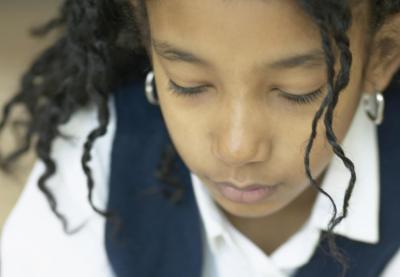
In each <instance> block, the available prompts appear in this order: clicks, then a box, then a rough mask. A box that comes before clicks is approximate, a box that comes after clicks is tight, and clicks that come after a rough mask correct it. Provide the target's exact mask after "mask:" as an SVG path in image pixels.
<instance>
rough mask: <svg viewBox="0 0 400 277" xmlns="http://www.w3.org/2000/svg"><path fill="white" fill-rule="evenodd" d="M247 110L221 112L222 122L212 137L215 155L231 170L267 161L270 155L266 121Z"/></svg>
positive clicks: (239, 108) (237, 109)
mask: <svg viewBox="0 0 400 277" xmlns="http://www.w3.org/2000/svg"><path fill="white" fill-rule="evenodd" d="M246 110H247V109H245V108H243V107H238V108H236V109H231V110H230V111H226V110H225V111H224V112H222V111H221V113H220V114H222V113H223V114H224V115H221V117H223V120H221V119H220V124H221V125H219V126H218V132H214V136H213V137H212V152H213V155H214V156H215V157H216V158H217V159H218V160H220V161H222V162H223V163H224V164H226V165H227V166H229V167H241V166H244V165H246V164H250V163H260V162H265V161H266V160H267V159H268V158H269V156H270V148H271V147H270V139H269V138H268V136H266V134H265V133H264V132H263V130H265V129H266V126H265V124H266V122H265V118H264V120H263V119H262V118H260V116H258V115H257V114H256V113H255V112H254V111H252V112H250V111H248V110H247V111H246Z"/></svg>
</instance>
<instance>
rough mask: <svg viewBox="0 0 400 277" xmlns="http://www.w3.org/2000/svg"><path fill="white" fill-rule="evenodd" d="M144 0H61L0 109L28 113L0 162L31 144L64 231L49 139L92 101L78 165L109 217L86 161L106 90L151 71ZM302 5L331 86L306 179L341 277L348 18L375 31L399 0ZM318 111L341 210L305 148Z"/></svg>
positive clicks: (174, 196)
mask: <svg viewBox="0 0 400 277" xmlns="http://www.w3.org/2000/svg"><path fill="white" fill-rule="evenodd" d="M144 2H145V0H131V1H129V0H65V1H64V4H63V5H62V6H61V9H60V13H59V15H58V16H57V17H56V18H54V19H52V20H50V21H49V22H47V23H46V24H44V25H42V26H40V27H37V28H35V29H33V30H32V33H33V35H35V36H43V35H46V34H47V33H49V32H51V31H58V34H59V35H58V37H57V40H56V41H55V43H54V44H53V45H51V46H50V47H49V48H48V49H46V50H45V51H44V52H43V53H41V54H40V55H39V56H38V58H37V59H36V60H35V61H34V62H33V64H32V65H31V67H30V68H29V69H28V70H27V72H26V73H25V74H24V75H23V77H22V79H21V84H20V89H19V91H18V92H17V93H16V94H15V95H14V96H13V97H12V98H11V99H10V100H9V102H8V103H6V105H5V107H4V109H3V112H2V119H1V121H0V132H2V131H3V130H4V129H5V126H6V125H7V123H8V122H9V121H11V120H12V119H11V118H10V117H11V116H10V114H11V111H12V110H13V108H14V107H16V106H21V107H23V108H24V109H25V110H26V112H27V113H28V115H29V116H28V119H27V120H26V122H24V126H25V132H24V135H23V140H22V141H21V143H20V145H19V146H18V147H17V149H15V150H14V151H13V152H11V153H10V154H8V155H0V166H1V168H2V169H5V170H6V169H9V168H10V166H11V165H12V164H14V163H15V162H16V161H17V160H18V158H19V157H21V156H22V155H23V154H24V153H26V152H27V151H28V150H29V149H30V148H31V147H32V144H33V147H34V149H35V150H36V155H37V156H38V158H39V159H40V160H42V161H43V162H44V164H45V168H46V170H45V172H44V173H43V174H42V175H41V177H40V178H39V180H38V186H39V188H40V190H41V191H42V192H43V193H44V194H45V196H46V198H47V199H48V202H49V204H50V207H51V210H52V211H53V212H54V214H55V215H56V216H57V217H58V218H59V219H60V220H61V222H62V224H63V227H64V231H65V232H66V233H73V231H70V230H69V228H68V224H67V220H66V219H65V217H64V216H63V215H62V214H61V213H60V212H58V211H57V201H56V199H55V197H54V196H53V194H52V193H51V191H50V190H49V189H48V188H47V187H46V181H47V180H48V179H49V177H51V176H52V175H53V174H54V173H55V172H56V163H55V161H54V160H53V159H52V158H51V155H50V154H51V148H52V142H53V141H54V139H55V138H57V137H59V136H63V134H62V133H61V132H60V131H59V126H60V125H62V124H64V123H66V122H68V121H69V119H70V118H71V116H72V115H73V114H74V113H75V112H76V111H77V110H79V109H81V108H82V107H85V106H87V105H89V104H94V105H95V106H96V107H97V118H98V126H97V128H95V129H94V130H92V131H91V132H90V134H89V135H88V137H87V139H86V142H85V144H84V149H83V154H82V159H81V163H82V168H83V171H84V173H85V175H86V177H87V186H88V191H89V194H88V201H89V202H90V205H91V206H92V208H93V209H94V210H95V211H96V212H97V213H99V214H101V215H103V216H105V217H108V218H109V217H111V215H112V214H111V213H110V212H109V211H102V210H100V209H98V208H97V207H96V206H95V205H94V204H93V201H92V191H93V187H94V181H93V178H92V172H91V169H90V167H89V165H88V163H89V161H90V160H91V149H92V147H93V144H94V142H95V141H96V139H98V138H99V137H101V136H103V135H104V134H105V133H106V132H107V126H108V123H109V120H110V113H109V109H108V101H109V98H110V96H111V95H112V93H113V92H115V91H116V90H117V88H118V87H119V86H122V85H124V84H125V83H127V82H130V81H132V80H134V79H137V80H143V79H144V76H145V74H146V73H147V71H148V70H149V69H150V61H149V57H148V55H147V51H146V49H148V48H149V45H150V41H149V29H148V22H147V13H146V8H145V3H144ZM299 3H300V5H301V7H302V8H303V9H304V11H305V12H306V13H307V14H308V15H309V16H310V17H311V18H312V19H313V21H314V23H315V24H316V25H317V26H318V28H319V30H320V35H321V43H322V44H321V45H322V47H323V50H324V53H325V60H326V64H327V72H326V73H327V76H328V92H327V94H326V96H325V98H324V100H323V102H322V104H321V106H320V107H319V109H318V111H317V112H316V114H315V117H314V119H313V122H312V132H311V135H310V139H309V142H308V144H307V148H306V151H305V156H304V165H305V171H306V174H307V176H308V178H309V179H310V182H311V184H312V185H313V186H314V187H315V189H317V190H318V191H319V192H320V193H322V194H324V195H325V196H326V197H328V198H329V200H330V201H331V202H332V205H333V208H334V213H333V215H332V218H331V220H330V222H329V224H328V231H327V232H326V236H323V237H322V238H321V239H325V238H326V239H327V240H328V242H329V243H328V245H329V250H330V253H331V254H332V256H334V258H336V259H337V260H338V261H339V262H340V264H341V265H342V268H343V271H342V272H343V275H344V274H345V272H346V270H347V266H348V265H347V261H346V256H345V255H344V253H342V252H341V251H340V249H338V248H337V247H336V244H335V241H334V235H333V232H332V230H333V229H334V228H335V226H337V225H338V224H339V223H340V222H341V221H342V220H343V218H345V217H346V215H347V210H348V203H349V199H350V197H351V194H352V191H353V188H354V184H355V181H356V175H355V171H354V165H353V163H352V161H351V160H349V159H348V158H347V157H346V155H345V153H344V151H343V149H342V147H341V146H340V144H339V143H338V142H337V139H336V136H335V133H334V130H333V128H332V120H333V112H334V109H335V107H336V105H337V103H338V100H339V96H340V93H341V92H342V91H343V89H344V88H345V87H346V86H347V85H348V82H349V76H350V68H351V64H352V54H351V52H350V47H349V38H348V35H347V31H348V30H349V28H350V26H351V24H352V19H353V16H352V8H353V7H354V6H355V5H361V4H367V5H368V6H369V7H368V10H369V14H370V18H371V23H370V31H371V32H375V31H376V30H377V29H378V27H379V26H380V25H381V24H382V22H383V20H384V18H386V17H387V16H389V15H392V14H394V13H397V12H398V11H399V10H400V0H369V1H361V0H347V1H346V0H299ZM334 47H336V48H337V49H338V53H339V55H338V57H336V56H335V55H334V51H333V48H334ZM336 58H338V59H339V61H340V70H339V72H337V73H336V72H335V69H334V65H335V61H336ZM323 116H324V117H323ZM322 117H323V121H324V124H325V128H326V137H327V140H328V142H329V144H330V145H331V147H332V150H333V151H334V153H335V154H336V155H337V156H338V157H339V158H340V159H341V160H342V161H343V163H344V165H345V166H346V167H347V168H348V170H349V171H350V173H351V178H350V180H349V184H348V187H347V189H346V192H345V201H344V204H343V214H341V215H338V214H337V207H336V205H335V202H334V201H333V199H332V198H331V196H330V195H329V194H328V193H326V192H325V191H324V190H323V189H322V188H321V187H319V185H318V184H317V181H316V179H315V178H314V177H313V175H312V173H311V170H310V152H311V150H312V147H313V142H314V139H315V137H316V135H317V133H316V127H317V124H318V122H319V121H320V120H321V119H322ZM176 155H177V152H176V150H175V148H174V147H173V145H169V146H168V148H167V149H165V152H164V154H163V155H162V157H160V166H159V169H158V171H157V172H156V174H157V176H158V178H159V179H160V180H162V181H163V182H164V183H166V184H167V185H169V186H170V188H171V187H172V188H173V190H172V191H173V193H171V190H168V189H166V190H165V191H162V192H163V193H164V195H165V196H166V197H167V198H168V199H170V200H171V201H173V202H174V203H176V202H179V199H180V197H181V196H182V191H183V190H184V186H183V185H182V184H181V183H180V182H179V179H178V178H177V177H176V176H175V175H174V170H173V169H174V160H175V159H174V158H175V157H176Z"/></svg>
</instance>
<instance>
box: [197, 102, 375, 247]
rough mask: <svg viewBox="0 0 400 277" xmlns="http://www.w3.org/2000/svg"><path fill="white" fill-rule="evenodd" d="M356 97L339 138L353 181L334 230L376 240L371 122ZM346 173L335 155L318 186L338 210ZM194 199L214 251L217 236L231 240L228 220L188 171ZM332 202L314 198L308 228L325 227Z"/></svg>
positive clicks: (359, 237)
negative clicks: (351, 167) (351, 166)
mask: <svg viewBox="0 0 400 277" xmlns="http://www.w3.org/2000/svg"><path fill="white" fill-rule="evenodd" d="M361 103H362V102H361V101H360V103H359V106H358V109H357V111H356V114H355V116H354V119H353V122H352V124H351V126H350V129H349V131H348V133H347V135H346V137H345V139H344V140H343V144H342V145H343V149H344V151H345V153H346V155H347V157H348V158H350V159H351V160H352V161H353V163H354V165H355V171H356V175H357V181H356V184H355V187H354V191H353V194H352V197H351V199H350V203H349V209H348V215H347V217H346V218H345V219H344V220H343V221H342V222H341V223H340V224H339V225H338V226H337V227H336V228H335V229H334V233H336V234H340V235H342V236H345V237H348V238H350V239H353V240H358V241H362V242H366V243H376V242H378V240H379V229H378V226H379V224H378V223H379V222H378V220H379V157H378V145H377V134H376V127H375V125H374V124H373V123H372V122H371V121H370V120H369V119H368V118H367V116H366V114H365V113H364V111H363V107H362V104H361ZM349 177H350V174H349V172H348V170H347V169H346V168H345V167H344V165H343V164H342V162H341V160H339V159H338V158H337V157H336V156H335V158H334V159H333V160H332V162H331V163H330V165H329V168H328V170H327V172H326V175H325V177H324V180H323V182H322V188H323V189H324V190H325V191H327V192H328V193H329V194H330V195H331V196H332V198H333V199H334V201H335V203H336V205H337V207H338V212H339V214H341V210H342V203H343V196H344V192H345V190H346V187H347V184H348V180H349ZM191 179H192V183H193V187H194V193H195V197H196V201H197V204H198V207H199V210H200V214H201V218H202V221H203V225H204V228H205V234H206V237H207V241H208V242H209V244H210V247H211V249H212V251H215V249H216V244H217V240H218V238H219V237H223V238H224V239H226V240H231V235H230V234H231V232H232V228H234V227H233V226H232V224H231V223H230V222H229V221H228V220H227V218H226V217H225V215H223V213H222V212H221V211H220V209H219V208H218V207H217V205H216V204H215V202H214V200H213V199H212V198H211V196H210V195H209V192H208V190H207V188H206V187H205V186H204V185H203V184H202V183H201V180H200V179H199V178H198V177H197V176H196V175H194V174H193V173H191ZM331 215H332V206H331V203H330V202H329V200H328V199H327V198H326V197H325V196H324V195H322V194H319V195H318V196H317V198H316V201H315V204H314V206H313V209H312V212H311V215H310V217H309V220H308V222H307V223H308V224H310V226H311V228H314V229H316V230H326V227H327V224H328V221H329V219H330V218H331Z"/></svg>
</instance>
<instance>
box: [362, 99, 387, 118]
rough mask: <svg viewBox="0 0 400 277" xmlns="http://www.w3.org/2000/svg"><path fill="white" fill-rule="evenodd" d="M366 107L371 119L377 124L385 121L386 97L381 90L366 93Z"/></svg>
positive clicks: (364, 100)
mask: <svg viewBox="0 0 400 277" xmlns="http://www.w3.org/2000/svg"><path fill="white" fill-rule="evenodd" d="M363 102H364V103H363V104H364V109H365V112H366V114H367V116H368V117H369V119H370V120H371V121H372V122H373V123H374V124H375V125H380V124H382V122H383V115H384V111H385V98H384V97H383V94H382V93H380V92H375V93H373V94H365V95H364V99H363Z"/></svg>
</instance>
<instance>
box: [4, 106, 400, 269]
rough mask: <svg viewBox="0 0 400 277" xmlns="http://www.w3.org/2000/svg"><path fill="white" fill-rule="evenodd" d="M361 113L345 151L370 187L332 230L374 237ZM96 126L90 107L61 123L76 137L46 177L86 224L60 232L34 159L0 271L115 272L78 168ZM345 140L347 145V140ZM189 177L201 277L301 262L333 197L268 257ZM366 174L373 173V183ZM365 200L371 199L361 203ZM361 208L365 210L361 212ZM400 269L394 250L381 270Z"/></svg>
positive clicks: (372, 136)
mask: <svg viewBox="0 0 400 277" xmlns="http://www.w3.org/2000/svg"><path fill="white" fill-rule="evenodd" d="M109 107H110V109H111V122H110V125H109V129H108V132H107V134H106V135H105V136H104V137H102V138H100V139H99V140H98V141H96V143H95V145H94V148H93V155H92V157H93V158H92V162H91V163H90V165H91V168H92V171H93V176H94V181H95V184H96V185H95V188H94V195H93V196H94V203H95V204H96V206H97V207H99V208H106V206H107V205H106V203H107V199H108V180H109V173H110V172H109V171H110V162H111V161H110V154H111V148H112V141H113V138H114V135H115V129H116V115H115V111H114V104H113V100H111V101H110V105H109ZM362 115H363V114H362V112H361V111H358V112H357V115H356V119H355V121H354V123H353V124H352V125H353V126H352V127H351V130H350V133H349V135H348V137H349V138H354V137H360V136H362V139H360V140H358V144H351V141H352V140H353V139H348V142H347V141H346V142H345V151H346V152H347V153H348V155H349V157H350V158H351V159H352V160H353V161H354V162H355V164H356V170H357V173H358V178H359V179H358V181H357V183H363V184H368V185H364V186H357V185H356V187H355V190H354V193H353V196H352V199H351V203H350V210H349V216H348V218H347V220H346V219H345V220H344V221H343V222H342V223H341V224H340V225H339V226H338V228H337V229H336V233H340V234H342V235H344V236H347V237H349V238H352V239H355V240H360V241H365V242H368V243H374V242H376V241H378V239H379V233H378V228H377V226H378V225H377V221H378V209H379V203H378V193H379V176H378V172H379V171H378V164H377V161H378V158H377V147H376V130H375V128H374V127H373V125H371V123H369V122H368V121H367V120H366V119H365V117H363V116H362ZM96 125H97V119H96V109H95V108H94V107H91V108H88V109H85V110H82V111H80V112H78V113H76V114H75V115H74V116H73V117H72V119H71V120H70V122H69V123H67V124H66V125H65V126H63V127H62V129H61V130H62V131H63V132H64V133H65V134H67V135H71V136H74V137H75V139H74V140H73V141H66V140H64V139H62V138H57V139H56V140H55V143H54V146H53V152H52V156H53V157H54V159H55V160H56V161H57V172H56V174H55V175H54V176H53V177H52V178H51V179H50V180H49V181H48V186H49V187H50V188H51V190H52V191H53V193H54V194H55V196H56V199H57V201H58V203H59V209H58V210H59V211H60V212H61V213H62V214H64V215H66V217H67V218H68V220H69V221H70V222H71V223H72V224H71V225H72V226H71V227H77V226H80V225H81V224H83V223H86V226H85V227H84V228H83V229H82V230H81V231H80V232H79V233H77V234H75V235H72V236H68V235H65V233H64V232H63V230H62V227H61V224H60V221H59V220H58V219H57V218H56V217H55V216H54V214H53V213H52V212H51V210H50V208H49V205H48V203H47V201H46V199H45V197H44V195H43V193H42V192H41V191H40V190H39V189H38V187H37V180H38V177H39V176H40V175H41V174H42V173H43V170H44V166H43V164H42V163H41V162H40V161H38V162H37V163H36V165H35V166H34V169H33V171H32V173H31V175H30V177H29V179H28V181H27V184H26V186H25V188H24V191H23V193H22V194H21V196H20V198H19V200H18V202H17V204H16V206H15V208H14V209H13V211H12V212H11V214H10V216H9V218H8V219H7V221H6V224H5V225H4V229H3V233H2V237H1V240H0V262H1V264H0V265H1V267H0V273H1V274H0V276H2V277H26V276H30V277H53V276H57V277H64V276H65V277H70V276H77V277H80V276H82V277H92V276H93V277H112V276H114V274H113V272H112V268H111V265H110V264H109V262H108V260H107V255H106V251H105V246H104V235H105V220H104V218H102V217H101V216H99V215H98V214H96V213H95V212H94V211H93V210H92V209H91V207H90V206H89V204H88V200H87V186H86V177H85V175H84V174H83V171H82V169H81V166H80V159H81V155H82V146H83V143H84V141H85V139H86V136H87V134H88V133H89V132H90V131H91V130H92V129H93V128H95V127H96ZM348 143H350V144H349V145H347V144H348ZM359 145H362V147H359ZM364 147H367V149H371V151H372V153H373V154H370V153H371V151H369V152H368V153H369V155H368V156H366V155H365V152H363V151H362V150H363V149H366V148H364ZM336 163H337V161H336V162H335V161H333V163H332V166H331V168H330V169H329V171H328V173H327V175H326V177H325V180H324V187H325V188H326V190H327V191H328V192H329V193H330V194H331V195H334V199H335V201H339V200H340V195H341V194H342V193H343V191H344V189H345V188H344V187H345V184H347V180H348V176H347V175H346V173H344V171H343V169H342V166H340V165H338V164H336ZM335 164H336V165H335ZM364 174H365V175H364ZM191 176H192V180H193V185H194V189H195V196H196V201H197V203H198V205H199V208H200V212H201V218H202V221H203V223H204V236H205V240H203V241H204V242H205V244H206V245H205V246H206V248H205V249H206V255H205V264H204V272H205V273H204V276H207V277H214V276H218V277H228V276H229V277H234V276H238V277H239V276H240V277H242V276H252V277H253V276H254V277H258V276H289V274H290V273H291V272H293V271H294V270H295V269H296V268H297V267H298V266H300V265H302V264H304V263H305V262H307V260H308V259H309V257H310V256H311V254H312V252H313V251H314V247H315V243H316V238H317V233H318V228H321V229H323V228H325V225H326V223H327V221H328V219H329V216H330V215H331V206H330V203H328V202H327V201H326V199H324V198H322V197H319V198H317V201H316V203H315V206H314V208H313V211H312V215H311V217H310V220H309V221H308V223H307V224H306V225H304V226H303V228H302V229H301V230H300V231H299V232H297V233H296V234H294V235H293V237H292V238H290V239H289V240H288V241H287V242H286V243H284V244H283V245H282V246H281V247H279V249H277V250H276V251H275V252H274V253H273V254H272V255H271V256H270V257H267V256H266V255H264V254H263V252H261V250H259V249H258V248H257V247H256V246H255V245H254V244H253V243H252V242H251V241H250V240H248V239H247V238H246V237H244V236H243V235H241V234H240V233H239V232H238V231H237V230H236V229H235V228H233V227H232V226H231V225H230V224H229V222H228V221H227V220H226V219H224V218H223V217H222V216H221V214H220V213H219V212H218V209H216V207H215V204H214V203H213V201H212V200H211V199H210V197H209V196H208V194H207V191H206V190H205V189H204V187H202V186H201V184H200V183H199V180H198V179H196V176H194V175H193V174H192V175H191ZM363 176H364V177H363ZM368 178H372V180H373V181H371V180H369V179H368ZM366 182H368V183H366ZM335 188H336V189H335ZM360 199H363V200H364V201H360ZM367 199H368V201H365V200H367ZM337 203H339V202H337ZM364 203H368V205H365V204H364ZM339 206H340V205H338V207H339ZM365 210H368V213H365ZM364 213H365V214H368V215H369V216H368V217H366V216H365V215H364ZM323 219H325V222H324V220H323ZM313 242H314V243H313ZM297 253H301V255H298V254H297ZM249 272H252V273H253V274H249ZM399 272H400V254H399V253H398V254H397V255H396V256H395V258H393V260H392V262H391V263H390V265H389V266H388V267H387V268H386V272H385V274H384V275H383V276H384V277H397V276H398V275H399V274H398V273H399Z"/></svg>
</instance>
